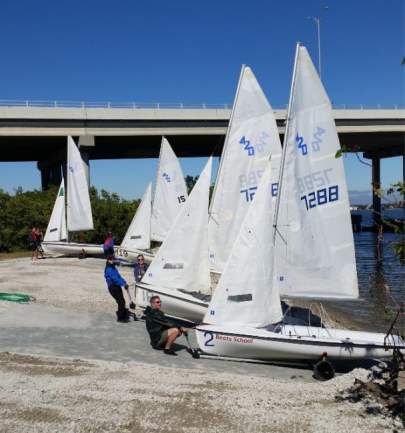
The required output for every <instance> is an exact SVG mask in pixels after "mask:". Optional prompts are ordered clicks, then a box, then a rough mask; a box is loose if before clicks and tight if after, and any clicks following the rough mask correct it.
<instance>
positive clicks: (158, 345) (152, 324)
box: [145, 296, 188, 356]
mask: <svg viewBox="0 0 405 433" xmlns="http://www.w3.org/2000/svg"><path fill="white" fill-rule="evenodd" d="M149 302H150V306H148V307H146V309H145V317H146V329H147V331H148V333H149V336H150V344H151V346H152V347H153V348H154V349H158V350H159V349H163V351H164V353H165V354H166V355H175V356H177V353H176V352H175V351H174V350H173V349H172V344H173V343H174V342H175V340H176V339H177V338H178V337H180V335H181V334H185V333H187V331H188V329H187V328H182V327H180V326H178V325H176V323H174V322H172V321H170V320H169V319H168V318H167V317H166V316H165V314H164V313H163V311H161V307H162V301H161V300H160V298H159V296H152V297H151V298H150V301H149Z"/></svg>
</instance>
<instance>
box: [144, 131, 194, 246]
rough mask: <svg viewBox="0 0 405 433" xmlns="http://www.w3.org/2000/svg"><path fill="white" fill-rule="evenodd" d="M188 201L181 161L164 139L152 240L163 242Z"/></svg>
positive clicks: (154, 204) (153, 211)
mask: <svg viewBox="0 0 405 433" xmlns="http://www.w3.org/2000/svg"><path fill="white" fill-rule="evenodd" d="M186 200H187V188H186V183H185V181H184V176H183V172H182V170H181V167H180V163H179V160H178V159H177V157H176V154H175V153H174V152H173V149H172V148H171V146H170V144H169V142H168V141H167V140H166V138H165V137H162V144H161V148H160V155H159V168H158V173H157V179H156V189H155V196H154V200H153V207H152V225H151V231H152V240H154V241H159V242H162V241H163V240H164V239H165V237H166V235H167V233H168V231H169V229H170V227H171V226H172V224H173V222H174V220H175V218H176V217H177V215H178V213H179V211H180V209H181V208H182V206H183V205H184V203H185V202H186Z"/></svg>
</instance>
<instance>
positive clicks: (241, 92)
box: [209, 67, 281, 272]
mask: <svg viewBox="0 0 405 433" xmlns="http://www.w3.org/2000/svg"><path fill="white" fill-rule="evenodd" d="M270 155H271V160H272V168H273V170H272V179H271V182H270V183H271V188H272V191H273V196H274V199H275V196H276V194H277V182H278V173H279V166H280V156H281V144H280V138H279V134H278V130H277V124H276V120H275V117H274V113H273V110H272V108H271V106H270V104H269V102H268V100H267V98H266V96H265V95H264V93H263V91H262V89H261V88H260V85H259V83H258V82H257V80H256V78H255V76H254V74H253V72H252V70H251V69H250V68H249V67H242V71H241V76H240V79H239V84H238V91H237V93H236V97H235V102H234V106H233V111H232V115H231V119H230V122H229V127H228V132H227V135H226V139H225V144H224V150H223V152H222V157H221V162H220V167H219V171H218V176H217V180H216V184H215V189H214V193H213V197H212V201H211V207H210V219H209V256H210V261H211V266H212V268H213V269H214V270H216V271H218V272H222V270H223V267H224V265H225V262H226V260H227V258H228V255H229V253H230V251H231V248H232V245H233V243H234V241H235V239H236V236H237V234H238V232H239V229H240V226H241V223H242V221H243V219H244V216H245V214H246V212H247V209H248V208H249V204H250V203H251V201H252V199H253V196H254V194H255V192H256V190H257V185H258V182H259V179H260V177H261V176H262V173H263V169H264V167H265V165H266V162H267V161H268V160H269V157H270Z"/></svg>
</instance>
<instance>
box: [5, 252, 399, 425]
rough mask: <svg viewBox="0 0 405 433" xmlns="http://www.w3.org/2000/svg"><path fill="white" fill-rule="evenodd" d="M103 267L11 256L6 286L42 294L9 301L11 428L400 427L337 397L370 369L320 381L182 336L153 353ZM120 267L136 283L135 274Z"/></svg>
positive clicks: (300, 371) (141, 325)
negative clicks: (120, 310)
mask: <svg viewBox="0 0 405 433" xmlns="http://www.w3.org/2000/svg"><path fill="white" fill-rule="evenodd" d="M103 269H104V260H99V259H86V260H78V259H72V258H60V259H52V258H50V259H48V258H47V259H45V260H39V261H38V262H37V263H34V264H31V263H30V259H29V258H28V259H27V258H20V259H12V260H9V261H6V262H5V261H1V262H0V292H20V293H21V292H22V293H26V294H29V295H31V296H34V297H35V298H36V302H34V303H30V304H16V303H13V302H5V301H3V302H1V301H0V350H1V352H0V383H1V386H0V418H1V419H2V427H3V430H2V431H3V432H4V433H25V432H26V433H34V432H41V433H48V432H49V433H53V432H55V431H58V432H74V433H93V432H94V433H96V432H97V433H98V432H101V431H103V432H108V433H110V432H111V433H116V432H117V431H120V433H143V432H145V433H146V432H157V433H166V432H170V431H172V432H175V433H182V432H184V433H189V432H191V433H192V432H201V433H204V432H207V433H208V432H221V433H222V432H224V431H227V432H229V433H234V432H235V433H249V432H252V433H253V432H263V433H276V432H279V431H289V432H292V433H301V432H302V433H304V432H305V433H312V432H313V433H315V432H316V433H319V432H321V433H322V432H325V433H326V432H328V433H340V432H341V431H342V430H344V431H351V432H353V433H369V432H370V431H376V432H377V431H378V432H381V433H388V432H392V430H393V429H395V428H398V426H399V425H398V424H397V421H395V420H392V419H390V418H386V417H384V416H383V415H381V414H379V415H375V416H367V417H366V415H365V408H364V405H363V404H362V403H355V404H353V403H349V402H338V401H337V400H336V399H335V396H336V395H337V394H338V392H340V391H342V390H344V389H346V388H348V387H350V386H351V385H352V384H353V382H354V380H355V378H360V379H364V378H365V376H366V375H367V373H368V371H367V370H364V369H356V370H353V371H352V372H350V373H346V374H340V375H338V376H336V377H335V378H334V379H332V380H331V381H328V382H318V381H315V380H314V379H312V371H311V370H310V369H308V368H302V367H301V368H300V367H298V366H297V367H291V366H282V365H276V364H274V365H273V364H257V363H247V362H229V361H220V360H215V359H199V360H194V359H193V358H192V357H191V356H190V355H189V354H188V353H187V352H186V350H185V346H184V345H183V344H182V343H184V342H182V341H179V344H178V356H177V357H168V356H167V355H164V354H163V353H162V352H161V351H155V350H153V349H151V348H150V345H149V339H148V336H147V334H146V331H145V325H144V323H143V322H131V323H128V324H119V323H116V322H115V303H114V300H113V299H112V298H111V296H110V295H109V293H108V291H107V289H106V287H105V282H104V276H103ZM120 272H121V273H122V275H123V276H124V278H125V279H127V281H128V282H132V279H131V278H132V270H131V269H129V268H124V267H122V268H121V269H120ZM332 319H333V320H334V318H333V317H332ZM338 320H342V321H343V320H344V319H341V318H340V317H339V318H338ZM341 323H342V322H341ZM192 344H195V341H194V342H193V343H192ZM173 358H174V359H173ZM297 412H298V413H299V414H300V416H299V417H297ZM331 420H338V421H336V422H331Z"/></svg>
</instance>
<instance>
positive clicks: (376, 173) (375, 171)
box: [371, 156, 381, 230]
mask: <svg viewBox="0 0 405 433" xmlns="http://www.w3.org/2000/svg"><path fill="white" fill-rule="evenodd" d="M371 161H372V170H371V176H372V181H371V182H372V183H371V184H372V186H373V223H374V227H375V228H377V230H378V229H379V227H380V226H381V197H380V188H381V176H380V161H381V160H380V158H379V157H378V156H373V157H372V159H371Z"/></svg>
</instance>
